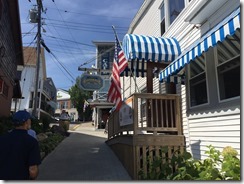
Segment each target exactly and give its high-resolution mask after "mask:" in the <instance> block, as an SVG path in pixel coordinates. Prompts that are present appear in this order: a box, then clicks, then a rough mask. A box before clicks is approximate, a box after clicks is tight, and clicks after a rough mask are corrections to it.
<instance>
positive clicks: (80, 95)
mask: <svg viewBox="0 0 244 184" xmlns="http://www.w3.org/2000/svg"><path fill="white" fill-rule="evenodd" d="M80 80H81V77H80V76H78V77H77V78H76V83H75V85H74V86H72V87H71V88H70V89H69V95H70V99H71V102H72V103H73V104H74V106H75V108H76V109H77V111H78V115H79V117H83V118H85V119H89V117H90V116H91V114H92V110H91V108H90V106H88V107H87V108H86V110H85V112H83V107H84V102H85V100H87V99H89V98H91V97H92V91H86V90H83V89H81V88H80V87H79V83H80Z"/></svg>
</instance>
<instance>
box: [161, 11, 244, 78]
mask: <svg viewBox="0 0 244 184" xmlns="http://www.w3.org/2000/svg"><path fill="white" fill-rule="evenodd" d="M238 28H240V8H238V9H237V10H236V11H234V12H233V13H232V14H231V15H229V16H228V17H226V18H225V19H224V20H223V21H221V22H220V23H219V24H218V25H217V26H215V28H213V29H212V30H211V31H209V32H208V33H207V34H206V35H205V36H203V37H202V38H201V39H200V40H198V41H196V42H195V44H193V45H192V46H191V47H190V49H189V50H187V51H185V52H183V53H182V54H181V55H180V56H179V57H178V58H177V59H176V60H174V61H173V62H172V63H171V64H169V66H167V67H166V68H165V69H164V70H163V71H161V72H160V74H159V81H165V79H166V78H168V77H169V76H171V75H174V74H177V73H178V72H179V71H180V70H181V69H182V68H183V67H184V66H185V65H186V64H188V63H189V62H190V61H192V60H194V59H195V58H196V57H198V56H200V55H201V54H202V53H203V52H206V51H207V50H208V49H209V47H214V46H215V45H217V42H222V41H224V40H225V38H226V36H228V35H233V34H234V33H235V31H236V29H238Z"/></svg>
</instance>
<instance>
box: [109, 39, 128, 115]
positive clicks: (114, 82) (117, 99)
mask: <svg viewBox="0 0 244 184" xmlns="http://www.w3.org/2000/svg"><path fill="white" fill-rule="evenodd" d="M115 38H116V43H115V54H114V62H113V69H112V76H111V85H110V88H109V90H108V101H109V102H112V103H115V110H117V111H118V110H119V109H120V107H121V105H122V97H121V85H120V73H121V72H123V71H124V69H125V68H126V66H127V65H128V62H127V60H126V59H125V56H124V53H123V50H122V49H121V47H120V43H119V41H118V38H117V36H115Z"/></svg>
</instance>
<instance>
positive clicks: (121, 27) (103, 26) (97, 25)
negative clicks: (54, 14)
mask: <svg viewBox="0 0 244 184" xmlns="http://www.w3.org/2000/svg"><path fill="white" fill-rule="evenodd" d="M45 20H48V21H54V22H60V20H56V19H49V18H45ZM64 22H66V23H68V24H75V25H82V26H84V25H87V26H91V27H96V28H107V29H111V26H106V25H104V24H103V25H101V24H88V23H84V22H71V21H64ZM116 29H124V30H128V27H123V26H116Z"/></svg>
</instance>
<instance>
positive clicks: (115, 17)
mask: <svg viewBox="0 0 244 184" xmlns="http://www.w3.org/2000/svg"><path fill="white" fill-rule="evenodd" d="M47 8H49V9H54V8H51V7H47ZM59 11H63V12H65V13H74V14H78V15H85V16H95V17H108V18H114V19H131V18H130V17H119V16H106V15H96V14H88V13H79V12H73V11H68V10H62V9H59Z"/></svg>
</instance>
